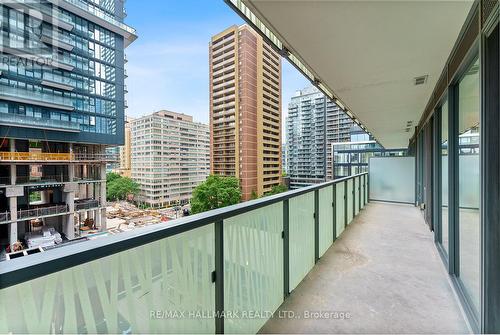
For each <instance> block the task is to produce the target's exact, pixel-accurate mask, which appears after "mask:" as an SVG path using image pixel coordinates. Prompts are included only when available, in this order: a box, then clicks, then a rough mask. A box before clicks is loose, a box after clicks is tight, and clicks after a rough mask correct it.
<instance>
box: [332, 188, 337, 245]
mask: <svg viewBox="0 0 500 335" xmlns="http://www.w3.org/2000/svg"><path fill="white" fill-rule="evenodd" d="M332 189H333V191H332V192H333V198H332V208H333V218H332V221H333V240H332V243H333V242H335V240H336V239H337V206H336V203H337V184H333V185H332Z"/></svg>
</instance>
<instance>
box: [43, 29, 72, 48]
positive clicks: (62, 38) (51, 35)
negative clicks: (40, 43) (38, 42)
mask: <svg viewBox="0 0 500 335" xmlns="http://www.w3.org/2000/svg"><path fill="white" fill-rule="evenodd" d="M42 35H43V36H45V37H47V38H48V39H50V40H53V41H54V42H61V43H66V44H68V45H70V46H73V47H74V46H75V41H73V39H72V38H71V37H69V36H66V35H64V34H60V33H57V32H54V31H52V30H50V29H44V30H43V31H42Z"/></svg>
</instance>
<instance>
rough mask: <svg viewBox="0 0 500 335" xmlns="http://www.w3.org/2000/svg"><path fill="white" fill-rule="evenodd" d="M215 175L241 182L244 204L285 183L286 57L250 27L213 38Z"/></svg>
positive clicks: (212, 88)
mask: <svg viewBox="0 0 500 335" xmlns="http://www.w3.org/2000/svg"><path fill="white" fill-rule="evenodd" d="M209 53H210V142H211V150H210V155H211V161H210V171H211V173H212V174H218V175H223V176H235V177H237V178H239V180H240V186H241V190H242V198H243V200H248V199H250V198H251V197H252V196H254V195H262V194H264V193H266V192H269V191H271V189H272V187H273V186H275V185H279V184H280V183H281V58H280V55H279V54H278V53H276V52H275V51H274V50H273V49H272V48H271V47H270V46H269V45H268V44H267V43H266V42H265V41H264V40H263V39H262V37H261V36H260V35H258V34H257V33H255V31H254V30H253V29H252V28H250V27H249V26H248V25H242V26H239V27H238V26H232V27H230V28H228V29H226V30H224V31H223V32H221V33H219V34H217V35H215V36H213V37H212V39H211V41H210V46H209Z"/></svg>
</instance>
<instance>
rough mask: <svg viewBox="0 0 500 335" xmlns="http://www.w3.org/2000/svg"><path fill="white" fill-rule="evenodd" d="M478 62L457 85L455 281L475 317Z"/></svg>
mask: <svg viewBox="0 0 500 335" xmlns="http://www.w3.org/2000/svg"><path fill="white" fill-rule="evenodd" d="M479 80H480V79H479V60H476V61H474V62H473V63H472V64H471V65H470V66H469V67H468V69H467V70H466V72H465V74H464V75H463V77H462V78H461V80H460V81H459V83H458V87H457V90H456V92H457V93H458V99H457V103H458V105H457V112H458V113H457V114H456V115H457V121H458V134H455V136H458V161H457V163H458V217H457V222H456V225H457V226H458V231H457V233H458V242H459V244H458V250H459V253H458V259H459V262H458V263H459V268H458V273H457V274H458V277H459V278H460V282H461V283H462V286H463V288H464V289H465V291H466V294H467V296H468V297H469V299H470V302H471V307H472V308H473V309H474V313H475V314H476V316H478V315H479V311H480V298H481V294H480V280H481V276H480V273H481V272H480V260H481V238H480V236H481V235H480V222H481V216H480V210H479V205H480V191H481V190H480V159H479V154H480V146H479V143H480V141H479V136H480V96H479V92H480V89H479Z"/></svg>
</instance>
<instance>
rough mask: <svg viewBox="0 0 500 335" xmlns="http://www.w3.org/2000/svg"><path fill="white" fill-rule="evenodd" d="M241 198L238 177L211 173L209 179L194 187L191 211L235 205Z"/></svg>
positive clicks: (194, 212) (198, 211)
mask: <svg viewBox="0 0 500 335" xmlns="http://www.w3.org/2000/svg"><path fill="white" fill-rule="evenodd" d="M240 200H241V190H240V184H239V181H238V179H237V178H235V177H223V176H218V175H210V176H208V178H207V180H205V181H204V182H203V183H201V184H200V185H198V186H197V187H196V188H195V189H194V191H193V197H192V199H191V212H192V213H193V214H196V213H201V212H205V211H209V210H211V209H216V208H221V207H225V206H229V205H234V204H237V203H239V202H240Z"/></svg>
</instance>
